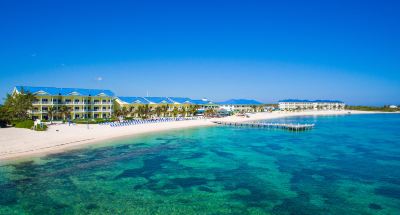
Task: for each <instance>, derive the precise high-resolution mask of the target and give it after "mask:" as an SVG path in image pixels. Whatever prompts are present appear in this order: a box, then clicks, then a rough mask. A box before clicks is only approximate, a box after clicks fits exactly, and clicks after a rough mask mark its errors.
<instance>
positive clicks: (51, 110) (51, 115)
mask: <svg viewBox="0 0 400 215" xmlns="http://www.w3.org/2000/svg"><path fill="white" fill-rule="evenodd" d="M57 113H58V110H57V108H55V107H54V106H50V107H49V108H48V109H47V115H48V116H49V119H50V123H51V124H53V118H54V116H55V115H57Z"/></svg>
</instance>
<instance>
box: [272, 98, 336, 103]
mask: <svg viewBox="0 0 400 215" xmlns="http://www.w3.org/2000/svg"><path fill="white" fill-rule="evenodd" d="M279 102H310V103H314V102H319V103H343V102H342V101H339V100H302V99H285V100H280V101H279Z"/></svg>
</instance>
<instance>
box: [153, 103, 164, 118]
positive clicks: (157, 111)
mask: <svg viewBox="0 0 400 215" xmlns="http://www.w3.org/2000/svg"><path fill="white" fill-rule="evenodd" d="M162 112H163V109H162V107H161V106H157V107H156V108H155V109H154V113H155V114H156V116H157V117H160V116H161V113H162Z"/></svg>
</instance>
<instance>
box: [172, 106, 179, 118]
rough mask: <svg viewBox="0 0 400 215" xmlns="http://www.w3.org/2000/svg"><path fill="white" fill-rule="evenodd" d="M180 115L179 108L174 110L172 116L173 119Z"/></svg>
mask: <svg viewBox="0 0 400 215" xmlns="http://www.w3.org/2000/svg"><path fill="white" fill-rule="evenodd" d="M178 114H179V110H178V108H177V107H174V109H173V110H172V116H173V117H177V116H178Z"/></svg>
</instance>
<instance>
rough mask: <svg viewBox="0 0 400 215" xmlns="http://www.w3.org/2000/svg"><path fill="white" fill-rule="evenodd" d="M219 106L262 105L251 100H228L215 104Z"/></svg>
mask: <svg viewBox="0 0 400 215" xmlns="http://www.w3.org/2000/svg"><path fill="white" fill-rule="evenodd" d="M217 104H221V105H261V104H262V103H261V102H259V101H256V100H253V99H230V100H227V101H224V102H217Z"/></svg>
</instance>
